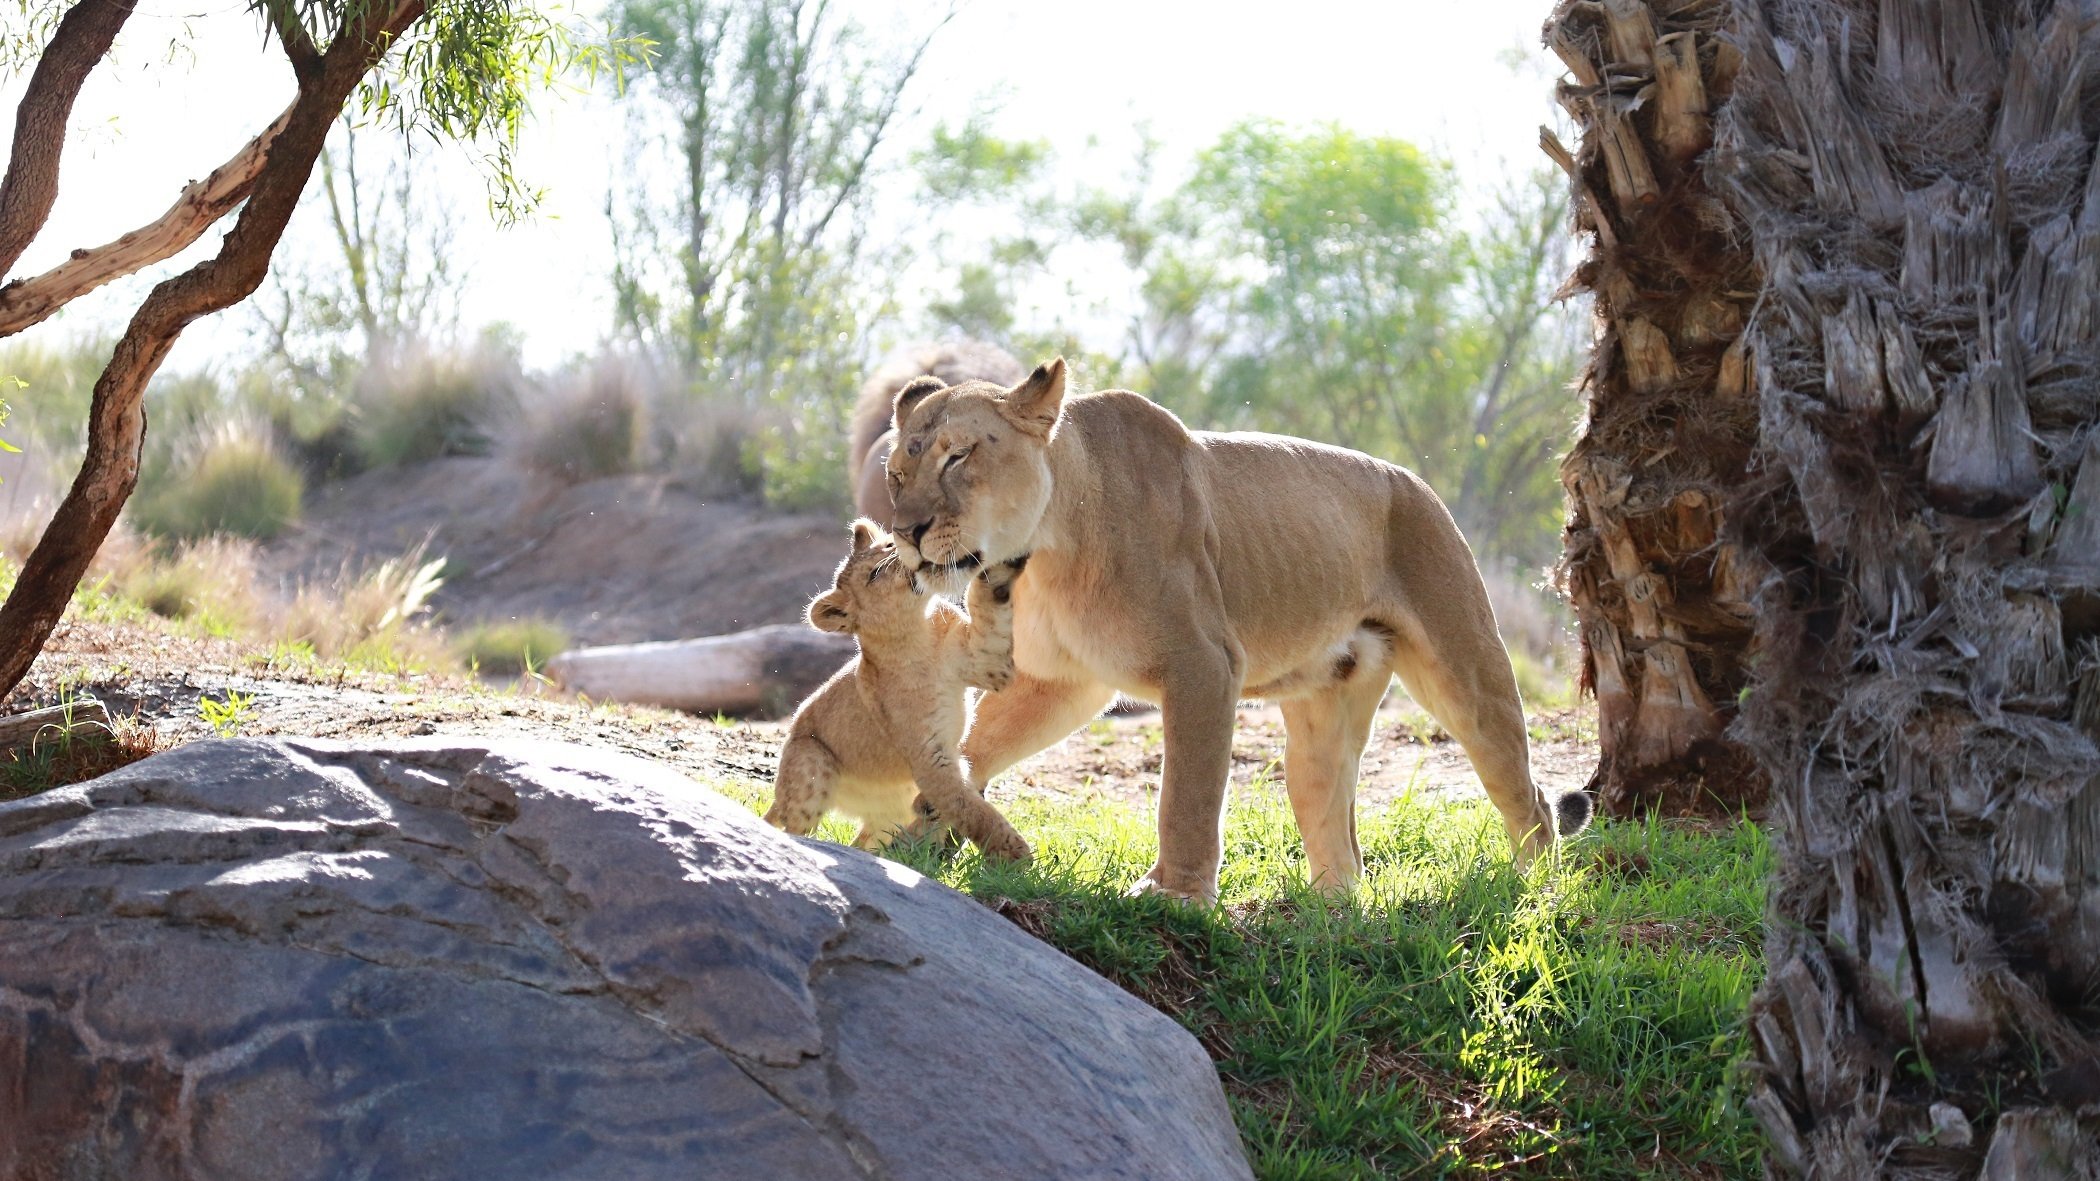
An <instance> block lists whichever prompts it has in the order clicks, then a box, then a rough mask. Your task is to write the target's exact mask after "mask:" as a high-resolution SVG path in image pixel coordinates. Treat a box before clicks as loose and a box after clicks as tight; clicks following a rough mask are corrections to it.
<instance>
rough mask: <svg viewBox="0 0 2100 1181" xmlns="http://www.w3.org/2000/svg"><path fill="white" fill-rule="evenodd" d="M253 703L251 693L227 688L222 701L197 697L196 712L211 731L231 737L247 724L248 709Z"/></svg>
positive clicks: (223, 736)
mask: <svg viewBox="0 0 2100 1181" xmlns="http://www.w3.org/2000/svg"><path fill="white" fill-rule="evenodd" d="M254 705H255V698H254V696H253V695H251V694H247V693H238V692H235V691H234V690H232V689H228V690H227V691H226V699H225V700H224V701H213V700H212V699H211V698H210V697H209V696H206V697H199V698H198V699H197V712H198V713H199V714H202V715H203V717H204V723H205V724H206V725H208V726H210V727H211V731H212V733H214V734H216V735H218V736H219V737H221V738H232V737H233V736H234V735H236V734H239V733H240V732H241V727H243V726H245V725H247V724H248V722H249V711H250V710H251V709H252V707H253V706H254Z"/></svg>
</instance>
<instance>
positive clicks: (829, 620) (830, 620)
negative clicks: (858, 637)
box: [809, 589, 853, 635]
mask: <svg viewBox="0 0 2100 1181" xmlns="http://www.w3.org/2000/svg"><path fill="white" fill-rule="evenodd" d="M809 625H810V626H811V627H813V628H816V629H817V630H818V631H820V632H837V633H839V634H840V635H845V634H847V633H850V632H851V631H852V630H853V612H852V611H851V610H849V609H848V608H847V606H846V596H844V595H842V594H840V593H839V592H838V591H837V590H836V589H832V590H828V591H825V592H824V593H823V594H821V595H818V596H817V597H816V598H814V599H811V600H810V601H809Z"/></svg>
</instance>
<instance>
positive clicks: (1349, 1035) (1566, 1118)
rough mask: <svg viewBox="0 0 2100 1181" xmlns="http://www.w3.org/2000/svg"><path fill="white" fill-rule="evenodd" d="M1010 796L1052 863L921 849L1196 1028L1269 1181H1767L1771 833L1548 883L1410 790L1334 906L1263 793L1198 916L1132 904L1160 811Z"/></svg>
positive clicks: (1714, 840) (1733, 834) (1578, 867)
mask: <svg viewBox="0 0 2100 1181" xmlns="http://www.w3.org/2000/svg"><path fill="white" fill-rule="evenodd" d="M727 789H728V790H730V791H731V792H732V793H734V794H737V795H740V796H742V797H743V798H745V799H746V800H747V801H749V802H751V803H753V805H754V806H756V805H757V804H758V803H759V798H758V797H760V796H762V795H763V794H764V793H763V790H762V789H760V790H756V791H754V790H750V789H745V788H742V787H740V786H739V785H728V788H727ZM1000 802H1001V804H1002V807H1004V808H1005V809H1006V811H1007V814H1008V816H1009V817H1010V818H1011V819H1012V820H1013V821H1014V823H1015V825H1016V826H1017V827H1019V828H1020V830H1021V832H1022V833H1023V834H1024V835H1025V836H1027V837H1028V838H1029V840H1030V841H1031V842H1032V843H1033V844H1034V846H1035V849H1036V855H1037V861H1036V864H1035V865H1034V866H1032V867H1029V868H1025V869H1017V868H1014V867H1011V866H1002V865H992V864H986V863H985V862H983V861H981V860H980V859H979V858H978V857H977V856H976V855H975V853H974V852H969V853H965V854H963V855H962V856H961V857H960V858H958V859H956V860H954V861H952V862H948V863H943V862H941V861H940V860H939V859H938V856H937V855H936V854H934V853H933V852H931V851H928V850H916V849H915V850H903V851H900V852H899V854H898V856H899V859H901V860H905V861H907V862H908V863H910V864H912V865H913V866H914V868H917V869H919V870H920V871H921V872H925V873H928V874H930V875H932V876H935V877H937V878H938V879H940V880H941V881H944V882H947V883H948V884H950V885H953V886H956V887H957V888H959V889H961V890H964V891H965V892H967V893H969V894H971V895H973V896H975V897H976V898H978V899H980V900H981V901H983V902H985V903H986V904H987V905H991V906H993V907H995V908H997V909H998V910H999V911H1000V913H1002V914H1004V915H1006V916H1007V917H1008V918H1009V919H1011V920H1012V921H1014V922H1015V923H1017V924H1018V925H1020V926H1021V927H1022V928H1024V929H1025V930H1027V931H1029V932H1030V933H1031V934H1034V935H1036V936H1037V937H1039V938H1041V939H1044V940H1046V941H1047V942H1049V943H1051V944H1052V945H1054V946H1056V947H1058V948H1059V949H1061V950H1063V951H1064V952H1065V953H1066V954H1068V955H1071V956H1073V957H1074V958H1076V959H1078V960H1079V961H1080V962H1082V963H1084V964H1086V965H1088V966H1089V967H1091V968H1093V969H1094V970H1095V971H1098V972H1101V973H1103V974H1104V975H1106V976H1108V977H1109V978H1110V979H1112V980H1114V981H1116V982H1117V983H1119V984H1121V985H1122V986H1123V987H1125V988H1127V989H1129V990H1130V991H1131V992H1133V993H1135V994H1136V995H1137V996H1139V997H1141V998H1143V999H1145V1000H1146V1001H1147V1002H1149V1003H1151V1004H1153V1005H1154V1006H1156V1007H1158V1008H1160V1009H1162V1010H1164V1011H1165V1012H1167V1013H1168V1014H1170V1015H1171V1016H1173V1017H1175V1018H1176V1019H1177V1020H1179V1021H1180V1022H1181V1023H1182V1024H1183V1025H1184V1026H1186V1027H1187V1028H1188V1029H1189V1030H1190V1031H1191V1032H1192V1033H1194V1034H1195V1035H1196V1036H1197V1038H1198V1039H1199V1040H1200V1041H1201V1042H1202V1043H1203V1045H1204V1048H1205V1049H1206V1050H1207V1051H1208V1052H1209V1053H1210V1054H1211V1056H1212V1058H1213V1059H1214V1060H1215V1061H1216V1063H1217V1066H1218V1071H1219V1074H1220V1076H1221V1077H1222V1078H1223V1080H1224V1083H1225V1088H1226V1093H1227V1095H1228V1096H1229V1097H1230V1099H1231V1101H1232V1105H1233V1110H1234V1114H1235V1116H1236V1117H1237V1120H1238V1122H1239V1126H1240V1131H1241V1133H1242V1135H1243V1136H1244V1137H1245V1140H1246V1144H1247V1148H1248V1153H1249V1155H1250V1156H1251V1157H1252V1158H1253V1161H1254V1165H1255V1173H1256V1175H1257V1176H1259V1177H1262V1178H1337V1179H1340V1178H1363V1179H1365V1181H1370V1179H1372V1178H1381V1179H1382V1178H1411V1177H1449V1176H1466V1177H1470V1176H1484V1175H1490V1174H1492V1175H1495V1176H1514V1177H1537V1178H1563V1177H1584V1178H1599V1179H1604V1178H1629V1179H1630V1178H1658V1179H1660V1178H1679V1177H1686V1176H1696V1177H1721V1178H1750V1177H1754V1176H1756V1171H1757V1138H1756V1134H1755V1131H1754V1122H1753V1120H1752V1118H1751V1116H1750V1115H1749V1113H1748V1112H1747V1111H1746V1110H1745V1108H1744V1106H1743V1099H1744V1097H1745V1093H1746V1092H1745V1088H1744V1081H1745V1080H1744V1079H1743V1077H1742V1076H1741V1074H1740V1073H1739V1071H1738V1064H1739V1063H1740V1062H1741V1061H1742V1060H1743V1059H1744V1057H1745V1055H1746V1054H1747V1051H1748V1046H1747V1042H1746V1038H1745V1030H1744V1016H1743V1015H1744V1010H1745V1007H1746V1005H1747V1003H1748V1000H1749V996H1750V993H1751V991H1752V989H1753V988H1754V987H1755V985H1756V982H1757V978H1758V975H1759V972H1760V969H1761V962H1760V959H1759V944H1760V935H1759V924H1760V921H1761V920H1760V916H1761V914H1762V909H1763V891H1764V878H1765V874H1766V872H1767V870H1768V868H1769V861H1770V854H1769V850H1768V848H1767V845H1766V843H1765V840H1764V838H1763V836H1762V835H1761V834H1760V833H1759V832H1758V831H1757V829H1756V828H1755V827H1753V826H1751V825H1749V824H1741V825H1735V826H1730V827H1727V828H1723V829H1720V830H1708V829H1699V828H1691V827H1677V826H1675V825H1666V824H1662V823H1650V824H1646V825H1613V824H1606V825H1604V826H1603V827H1601V828H1600V829H1599V830H1598V831H1596V832H1594V833H1592V834H1590V835H1588V836H1585V837H1583V838H1581V839H1580V840H1578V841H1576V842H1574V843H1573V844H1572V845H1571V846H1569V847H1568V848H1567V850H1566V852H1565V853H1564V855H1563V857H1562V859H1561V861H1560V863H1559V864H1557V865H1548V866H1545V867H1543V868H1542V869H1541V870H1539V871H1538V872H1537V873H1535V874H1534V875H1533V877H1532V878H1531V880H1529V881H1525V880H1521V879H1519V878H1518V877H1517V876H1516V875H1515V874H1513V873H1512V872H1511V871H1510V868H1509V861H1508V849H1507V845H1506V840H1505V838H1504V837H1503V834H1502V826H1501V822H1500V821H1499V819H1497V818H1496V817H1495V815H1494V814H1493V812H1492V810H1491V809H1489V807H1488V806H1487V805H1486V804H1485V803H1465V804H1452V803H1449V802H1435V801H1428V800H1422V799H1416V798H1413V797H1403V798H1401V799H1399V800H1397V801H1395V802H1393V803H1392V804H1391V805H1389V806H1388V807H1386V808H1384V809H1381V810H1379V811H1375V812H1367V813H1366V814H1365V815H1364V816H1363V817H1362V821H1361V838H1362V841H1363V848H1364V855H1365V859H1366V862H1367V876H1366V881H1365V885H1364V888H1363V890H1362V891H1361V893H1360V894H1359V896H1358V897H1357V898H1356V899H1354V900H1352V901H1349V902H1343V903H1336V902H1332V901H1329V900H1326V899H1323V898H1321V897H1319V896H1317V895H1312V894H1309V893H1307V892H1306V891H1305V889H1304V887H1303V884H1302V881H1303V879H1302V869H1301V868H1300V861H1299V844H1298V839H1297V834H1296V831H1295V829H1294V827H1293V825H1292V822H1291V819H1290V811H1289V806H1288V804H1287V803H1286V802H1285V801H1284V799H1283V798H1282V793H1281V792H1280V790H1278V787H1277V785H1275V784H1257V785H1256V786H1255V787H1254V788H1253V789H1252V790H1250V791H1249V792H1247V793H1246V794H1244V795H1242V796H1241V797H1240V798H1239V799H1237V800H1236V801H1235V802H1234V806H1233V809H1232V812H1231V814H1230V816H1229V818H1228V821H1227V826H1226V833H1225V845H1226V860H1225V867H1226V872H1225V878H1224V882H1223V888H1224V902H1225V905H1224V907H1223V908H1221V909H1218V910H1199V909H1195V908H1190V907H1187V906H1183V905H1180V904H1177V903H1172V902H1167V901H1163V900H1161V899H1159V898H1157V897H1138V898H1130V897H1126V896H1124V893H1123V889H1124V887H1125V886H1126V885H1127V883H1129V882H1130V881H1132V880H1133V879H1135V878H1136V876H1137V875H1138V874H1139V873H1141V872H1143V870H1144V868H1145V867H1146V866H1147V865H1148V864H1150V862H1151V858H1152V853H1153V845H1154V840H1155V838H1154V834H1153V832H1152V825H1151V823H1150V821H1149V818H1148V817H1147V816H1145V815H1144V814H1142V813H1141V812H1139V811H1137V810H1135V809H1131V808H1129V807H1127V806H1125V805H1122V804H1119V803H1114V802H1103V803H1096V804H1086V803H1079V802H1075V801H1073V800H1070V799H1066V798H1060V799H1054V800H1053V799H1049V798H1045V797H1038V796H1031V795H1023V796H1020V797H1019V798H1015V799H1010V800H1007V799H1002V800H1001V801H1000ZM821 835H824V836H827V837H830V838H832V839H844V838H845V837H847V836H848V835H850V833H849V826H847V825H845V824H843V823H837V822H827V827H826V828H825V829H824V830H822V833H821Z"/></svg>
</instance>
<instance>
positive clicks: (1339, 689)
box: [1281, 664, 1393, 892]
mask: <svg viewBox="0 0 2100 1181" xmlns="http://www.w3.org/2000/svg"><path fill="white" fill-rule="evenodd" d="M1392 679H1393V678H1392V674H1391V673H1390V672H1389V671H1387V669H1386V668H1385V666H1384V665H1382V664H1381V665H1380V666H1379V667H1378V668H1376V669H1369V668H1365V669H1359V670H1357V672H1356V674H1355V675H1354V676H1353V677H1351V678H1350V679H1349V680H1346V681H1344V682H1342V683H1340V684H1338V685H1335V686H1334V687H1332V688H1328V689H1323V690H1321V691H1320V692H1318V693H1311V694H1307V695H1305V696H1303V697H1293V698H1289V699H1286V700H1285V701H1283V702H1282V703H1281V704H1282V709H1283V728H1284V737H1285V743H1284V748H1283V785H1284V789H1285V790H1286V791H1288V792H1289V793H1290V797H1291V813H1292V814H1293V815H1294V816H1296V817H1297V819H1298V835H1299V836H1300V837H1302V838H1304V841H1305V873H1306V880H1307V881H1309V882H1311V883H1312V885H1313V886H1314V888H1316V889H1321V890H1334V891H1337V892H1346V891H1348V890H1350V889H1351V888H1353V887H1354V886H1355V885H1356V879H1357V878H1358V877H1359V876H1361V875H1362V873H1363V867H1364V858H1363V850H1362V849H1361V848H1359V847H1358V845H1357V843H1356V776H1357V768H1358V766H1359V764H1360V763H1361V761H1362V759H1363V753H1364V743H1365V742H1367V741H1369V740H1370V737H1371V722H1372V719H1373V718H1374V717H1375V716H1376V715H1377V713H1378V703H1379V702H1380V701H1381V700H1383V699H1384V697H1385V691H1386V687H1387V686H1388V685H1390V684H1391V683H1392Z"/></svg>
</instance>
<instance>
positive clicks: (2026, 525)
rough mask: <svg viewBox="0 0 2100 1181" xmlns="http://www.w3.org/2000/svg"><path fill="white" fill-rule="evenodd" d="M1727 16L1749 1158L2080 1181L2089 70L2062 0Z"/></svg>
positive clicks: (2089, 534) (2097, 185) (1789, 9)
mask: <svg viewBox="0 0 2100 1181" xmlns="http://www.w3.org/2000/svg"><path fill="white" fill-rule="evenodd" d="M1736 21H1737V28H1736V30H1735V39H1736V43H1737V44H1738V45H1739V46H1740V48H1741V51H1742V54H1743V64H1742V68H1741V71H1740V74H1739V75H1738V78H1737V81H1736V87H1735V97H1734V101H1733V102H1732V103H1731V104H1730V106H1729V107H1728V108H1727V109H1726V110H1725V111H1724V112H1723V113H1722V116H1721V119H1720V125H1719V130H1718V138H1719V143H1718V146H1717V148H1716V151H1715V161H1714V163H1713V165H1712V166H1711V168H1710V174H1711V175H1712V176H1714V177H1715V178H1716V181H1717V183H1718V184H1720V185H1721V186H1722V187H1723V189H1724V190H1725V192H1726V195H1727V199H1728V201H1729V203H1730V205H1731V207H1732V208H1733V209H1734V210H1735V212H1736V214H1737V216H1738V217H1739V218H1740V221H1741V224H1743V225H1744V226H1746V227H1747V228H1748V233H1749V242H1750V244H1751V245H1752V246H1753V247H1754V250H1755V254H1756V264H1757V269H1758V271H1759V272H1760V273H1761V274H1762V275H1763V276H1764V287H1763V291H1762V295H1761V298H1760V300H1759V303H1758V305H1757V311H1756V314H1755V316H1754V318H1753V319H1752V321H1751V323H1750V325H1749V327H1748V329H1747V330H1746V332H1745V339H1746V341H1747V342H1748V353H1749V356H1750V357H1751V358H1752V365H1751V369H1752V373H1753V385H1754V389H1755V393H1756V397H1757V401H1758V407H1759V412H1760V416H1761V421H1762V427H1761V431H1760V434H1761V443H1760V456H1759V459H1758V462H1757V464H1756V471H1757V473H1758V479H1757V482H1756V483H1755V484H1753V485H1750V486H1748V487H1746V488H1745V489H1744V490H1743V492H1742V494H1741V495H1740V496H1739V497H1738V498H1737V499H1735V500H1733V501H1731V502H1730V506H1729V516H1730V518H1731V523H1732V527H1733V528H1734V529H1735V531H1736V535H1737V536H1738V537H1739V538H1740V539H1741V540H1742V541H1743V542H1744V543H1745V546H1746V548H1747V549H1750V550H1754V551H1755V552H1756V553H1757V554H1759V555H1760V558H1761V560H1762V563H1763V564H1762V566H1761V568H1760V569H1759V570H1758V571H1757V572H1756V573H1755V580H1756V581H1757V583H1758V584H1759V586H1760V587H1761V590H1760V592H1759V602H1758V618H1757V629H1756V638H1755V644H1754V650H1755V651H1756V653H1757V658H1756V664H1755V685H1754V688H1753V691H1752V692H1751V694H1750V695H1749V697H1748V700H1747V703H1746V705H1745V706H1744V711H1743V716H1742V718H1741V720H1740V722H1739V723H1738V725H1737V730H1738V733H1739V734H1740V735H1741V737H1742V738H1743V740H1744V742H1745V744H1746V745H1747V746H1749V747H1750V748H1751V749H1753V750H1754V751H1755V752H1756V753H1757V756H1758V758H1759V759H1760V761H1761V762H1762V763H1763V765H1764V766H1765V768H1766V770H1767V772H1768V773H1769V776H1770V781H1771V783H1772V785H1773V800H1772V808H1773V818H1774V820H1775V821H1776V835H1775V842H1776V851H1777V857H1778V862H1779V864H1778V869H1777V873H1776V876H1775V878H1774V882H1773V887H1772V893H1771V896H1770V903H1769V918H1768V922H1767V924H1766V957H1767V962H1768V971H1767V976H1766V979H1765V983H1764V985H1763V987H1762V989H1761V990H1760V992H1759V993H1758V995H1757V998H1756V1000H1755V1002H1754V1003H1753V1007H1752V1028H1753V1030H1754V1033H1755V1042H1756V1056H1757V1060H1758V1065H1759V1066H1760V1067H1761V1074H1760V1081H1759V1083H1758V1085H1757V1088H1756V1091H1755V1095H1754V1098H1753V1105H1754V1107H1755V1108H1756V1110H1757V1112H1758V1115H1759V1117H1760V1119H1761V1120H1762V1121H1763V1123H1764V1125H1765V1128H1766V1130H1767V1132H1768V1134H1769V1136H1770V1141H1771V1151H1770V1156H1769V1165H1768V1167H1769V1169H1770V1171H1771V1173H1772V1174H1774V1175H1776V1176H1782V1177H1793V1176H1801V1177H1816V1178H1870V1177H1891V1178H1922V1177H1934V1178H1940V1177H1946V1178H1968V1177H1984V1178H1991V1179H1999V1181H2010V1179H2012V1178H2044V1177H2047V1178H2059V1177H2061V1178H2073V1177H2080V1178H2090V1177H2095V1176H2100V1003H2096V998H2100V749H2096V746H2095V737H2096V735H2100V169H2095V167H2094V133H2095V131H2096V130H2100V126H2096V121H2095V118H2094V115H2095V105H2094V94H2095V90H2094V85H2095V83H2100V60H2096V59H2100V47H2096V44H2095V42H2094V40H2093V39H2092V38H2091V37H2090V36H2089V35H2087V34H2086V32H2085V30H2084V29H2083V18H2082V14H2081V8H2080V5H2079V4H2078V3H2076V2H2073V0H2031V2H2027V3H2020V4H2001V3H1984V2H1982V0H1737V2H1736Z"/></svg>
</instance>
